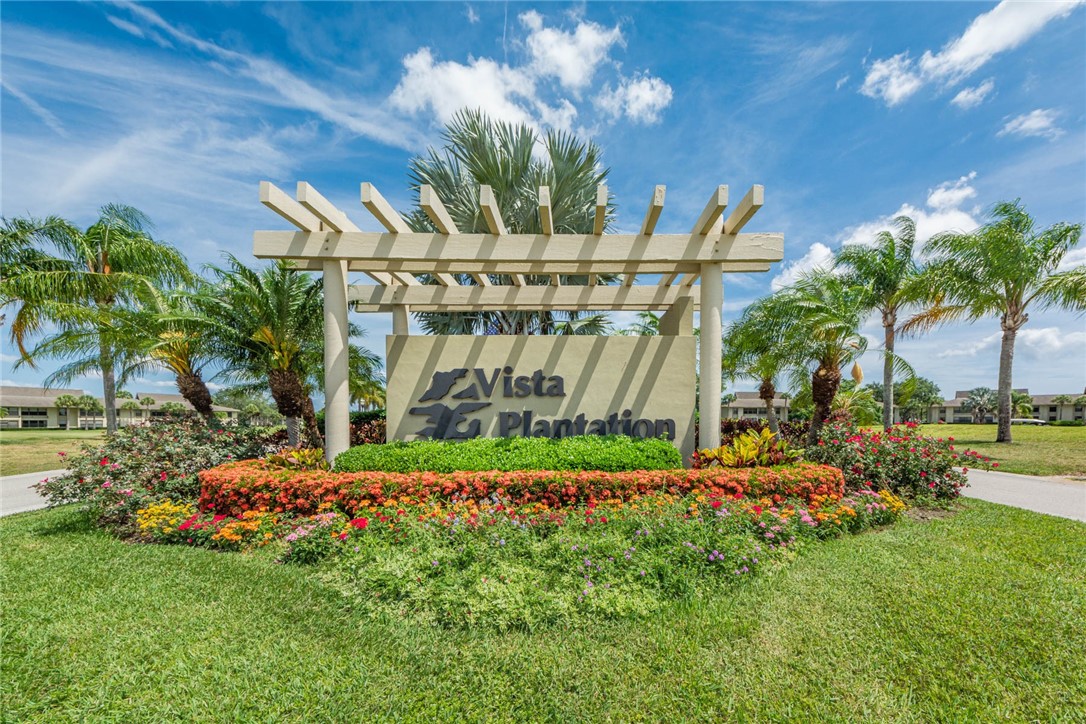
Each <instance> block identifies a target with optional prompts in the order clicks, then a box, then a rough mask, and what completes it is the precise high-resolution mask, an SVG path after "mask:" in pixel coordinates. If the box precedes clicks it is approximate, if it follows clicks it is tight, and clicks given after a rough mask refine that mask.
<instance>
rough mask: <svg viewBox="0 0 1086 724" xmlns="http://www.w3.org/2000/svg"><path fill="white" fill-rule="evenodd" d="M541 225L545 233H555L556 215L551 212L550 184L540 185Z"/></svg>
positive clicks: (548, 234)
mask: <svg viewBox="0 0 1086 724" xmlns="http://www.w3.org/2000/svg"><path fill="white" fill-rule="evenodd" d="M539 226H540V228H541V229H542V230H543V233H544V234H546V235H547V236H550V235H551V234H553V233H554V215H553V214H552V213H551V190H550V187H549V186H540V187H539Z"/></svg>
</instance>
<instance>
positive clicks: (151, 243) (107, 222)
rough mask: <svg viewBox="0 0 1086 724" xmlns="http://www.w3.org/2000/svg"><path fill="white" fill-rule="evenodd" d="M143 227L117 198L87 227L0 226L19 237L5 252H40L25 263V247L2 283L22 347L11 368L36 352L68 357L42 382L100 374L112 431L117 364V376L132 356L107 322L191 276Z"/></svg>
mask: <svg viewBox="0 0 1086 724" xmlns="http://www.w3.org/2000/svg"><path fill="white" fill-rule="evenodd" d="M150 227H151V223H150V221H149V220H148V218H147V217H146V216H145V215H144V214H143V213H142V212H140V211H139V210H137V209H134V208H132V207H131V206H124V205H120V204H109V205H106V206H103V207H102V208H101V210H100V211H99V216H98V220H97V221H95V222H94V223H93V224H91V225H90V226H89V227H87V228H86V229H80V228H79V227H77V226H76V225H75V224H72V223H71V222H69V221H66V220H64V219H61V218H58V217H50V218H47V219H45V220H41V221H38V220H32V219H24V220H21V221H19V223H17V224H16V223H14V222H13V223H11V224H7V223H6V224H5V233H4V236H5V238H6V237H8V236H11V237H13V238H16V237H17V238H18V239H20V241H18V243H16V242H15V241H11V242H10V243H9V241H7V240H6V241H5V246H8V247H9V251H6V252H5V255H14V253H15V250H18V249H19V248H23V250H24V252H25V250H26V248H27V245H28V244H29V245H31V246H33V247H34V248H35V249H37V250H38V251H39V254H37V255H36V256H34V258H33V259H30V260H29V261H27V260H26V259H25V256H26V255H25V253H24V255H23V256H24V263H23V264H22V265H21V266H20V267H18V268H17V269H16V272H15V274H13V275H12V276H10V277H5V278H4V279H3V282H2V285H3V287H2V292H0V299H2V301H3V302H4V303H5V304H8V303H14V304H16V305H18V309H17V311H16V313H15V318H14V319H13V321H12V324H11V338H12V341H14V342H15V343H16V345H17V346H18V348H19V350H20V352H21V353H22V357H21V359H20V360H19V362H18V363H16V366H18V365H21V364H28V365H31V366H34V364H35V362H34V360H35V359H36V358H42V357H44V358H59V359H67V360H71V361H70V362H69V363H68V364H66V365H64V366H62V367H61V368H60V369H58V370H57V371H56V372H54V373H53V374H52V375H50V376H49V377H48V378H47V379H46V384H47V385H49V384H53V383H55V382H67V381H70V380H71V379H73V378H75V377H77V376H80V375H83V374H86V373H88V372H92V371H99V372H101V374H102V389H103V397H104V400H105V416H106V429H107V430H108V431H109V432H116V430H117V409H116V408H117V399H116V390H117V383H118V374H117V372H118V367H121V368H122V374H121V378H122V379H121V380H120V381H121V382H123V381H124V380H123V377H124V374H123V368H124V366H125V364H127V363H128V362H129V361H130V358H131V356H132V350H130V349H128V348H127V347H126V345H125V340H124V339H123V337H122V336H120V335H118V334H117V332H116V330H115V328H114V327H115V325H114V314H115V313H116V311H117V310H118V309H123V308H125V307H127V306H130V305H133V304H135V303H136V302H137V301H138V300H140V299H145V298H149V297H151V296H153V295H154V294H155V293H156V292H157V290H159V289H163V288H169V287H172V286H173V285H175V284H178V283H182V282H186V281H188V280H190V279H191V278H192V275H191V273H190V272H189V269H188V265H187V264H186V263H185V258H184V256H182V254H181V253H180V252H179V251H178V250H177V249H175V248H173V247H172V246H170V245H168V244H164V243H161V242H158V241H155V240H154V239H153V238H151V236H150V235H149V233H148V230H149V229H150ZM46 250H49V253H44V252H46ZM48 324H52V325H53V326H54V327H55V328H56V329H57V331H56V332H54V333H52V334H50V335H48V336H47V337H46V338H45V339H44V340H42V341H41V342H40V343H39V344H38V345H37V346H36V347H35V348H34V349H32V350H27V349H26V346H25V345H26V342H27V340H28V338H29V337H30V336H32V335H34V334H36V333H38V332H41V331H42V330H43V329H45V327H46V325H48Z"/></svg>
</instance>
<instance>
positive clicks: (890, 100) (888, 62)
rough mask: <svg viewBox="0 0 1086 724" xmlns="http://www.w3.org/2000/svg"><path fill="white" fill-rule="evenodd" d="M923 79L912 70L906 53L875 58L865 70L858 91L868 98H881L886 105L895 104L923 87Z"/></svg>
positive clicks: (910, 60)
mask: <svg viewBox="0 0 1086 724" xmlns="http://www.w3.org/2000/svg"><path fill="white" fill-rule="evenodd" d="M923 85H924V81H923V80H922V79H921V78H920V75H919V74H918V73H916V72H915V71H914V70H913V61H912V59H911V58H909V54H908V53H898V54H897V55H895V56H893V57H892V58H885V59H883V60H876V61H875V62H874V63H872V64H871V67H870V68H868V70H867V76H866V77H865V78H864V84H863V85H862V86H860V93H863V94H864V95H865V96H868V97H869V98H881V99H882V100H883V102H885V103H886V105H888V106H896V105H897V104H898V103H901V102H902V101H904V100H905V99H907V98H908V97H909V96H911V95H912V94H913V93H916V92H917V91H918V90H920V88H921V87H923Z"/></svg>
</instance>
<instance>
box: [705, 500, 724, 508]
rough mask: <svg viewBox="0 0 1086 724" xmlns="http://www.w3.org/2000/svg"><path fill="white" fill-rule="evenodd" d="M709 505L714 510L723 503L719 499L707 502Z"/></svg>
mask: <svg viewBox="0 0 1086 724" xmlns="http://www.w3.org/2000/svg"><path fill="white" fill-rule="evenodd" d="M709 505H711V506H713V510H716V509H717V508H719V507H720V506H722V505H724V503H723V502H721V501H719V500H714V501H712V502H711V503H709Z"/></svg>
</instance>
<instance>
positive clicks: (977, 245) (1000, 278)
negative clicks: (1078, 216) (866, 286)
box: [905, 200, 1086, 442]
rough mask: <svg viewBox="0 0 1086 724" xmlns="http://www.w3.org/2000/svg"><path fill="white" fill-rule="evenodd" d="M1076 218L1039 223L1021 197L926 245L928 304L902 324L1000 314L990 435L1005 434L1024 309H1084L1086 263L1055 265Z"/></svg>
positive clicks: (914, 326) (1074, 239)
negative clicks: (976, 224) (971, 227)
mask: <svg viewBox="0 0 1086 724" xmlns="http://www.w3.org/2000/svg"><path fill="white" fill-rule="evenodd" d="M1081 235H1082V226H1081V225H1080V224H1068V223H1063V222H1060V223H1057V224H1053V225H1052V226H1050V227H1048V228H1047V229H1037V228H1036V224H1035V222H1034V220H1033V217H1032V216H1030V215H1029V214H1028V213H1026V210H1025V208H1024V207H1023V206H1022V203H1021V201H1020V200H1015V201H1004V202H1001V203H998V204H996V205H995V207H994V208H993V209H992V212H991V215H990V221H989V222H988V223H987V224H985V225H984V226H983V227H981V228H980V229H978V230H977V231H974V232H972V233H968V234H961V233H947V234H940V235H938V236H936V237H934V238H933V239H932V240H931V241H930V242H929V244H928V252H929V254H930V255H931V257H932V260H931V262H930V263H929V265H928V272H927V278H928V286H929V289H930V290H931V292H930V294H929V297H928V303H929V305H928V307H927V308H926V309H925V310H924V311H922V312H921V313H920V314H918V315H916V316H915V317H913V318H912V319H910V320H909V321H908V322H907V323H906V325H905V329H906V330H915V331H919V330H926V329H930V328H932V327H935V326H937V325H940V324H944V323H946V322H952V321H957V320H968V321H976V320H978V319H983V318H985V317H990V316H996V315H998V316H999V318H1000V327H1001V328H1002V332H1003V339H1002V343H1001V345H1000V352H999V385H998V386H999V392H998V394H999V416H998V420H999V425H998V429H997V432H996V442H1010V441H1011V387H1012V379H1011V378H1012V365H1013V360H1014V342H1015V339H1016V337H1017V336H1018V330H1020V329H1021V328H1022V326H1023V325H1025V323H1026V322H1027V321H1029V310H1030V309H1031V308H1033V307H1037V308H1040V309H1049V308H1053V309H1069V310H1073V311H1079V312H1081V311H1083V310H1086V264H1083V265H1079V266H1077V267H1074V268H1072V269H1069V270H1066V271H1062V272H1061V271H1057V269H1058V268H1059V266H1060V264H1061V262H1062V261H1063V258H1064V256H1065V255H1066V254H1067V252H1068V251H1070V250H1071V249H1072V248H1073V247H1074V246H1075V245H1076V244H1077V243H1078V241H1079V238H1080V237H1081Z"/></svg>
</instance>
